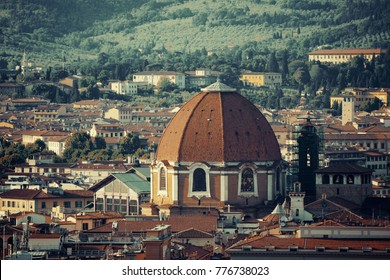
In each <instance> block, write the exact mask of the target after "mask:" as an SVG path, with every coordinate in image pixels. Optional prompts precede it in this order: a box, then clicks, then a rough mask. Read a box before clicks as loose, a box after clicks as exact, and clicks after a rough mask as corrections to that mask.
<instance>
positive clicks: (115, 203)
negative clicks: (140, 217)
mask: <svg viewBox="0 0 390 280" xmlns="http://www.w3.org/2000/svg"><path fill="white" fill-rule="evenodd" d="M104 203H106V204H104ZM127 209H129V213H130V214H137V211H138V201H137V200H129V203H127V200H126V199H112V198H107V199H106V201H105V202H104V199H103V198H101V197H98V198H96V211H116V212H121V213H126V212H127Z"/></svg>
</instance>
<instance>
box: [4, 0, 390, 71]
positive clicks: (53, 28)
mask: <svg viewBox="0 0 390 280" xmlns="http://www.w3.org/2000/svg"><path fill="white" fill-rule="evenodd" d="M387 4H388V3H387V1H386V0H348V1H341V0H340V1H338V0H310V1H307V0H276V1H275V0H227V1H217V0H203V1H198V0H179V1H174V0H99V1H95V0H50V1H47V0H3V1H1V2H0V50H1V51H2V52H3V56H4V57H7V59H8V60H9V61H13V63H17V61H19V60H20V57H21V55H22V52H23V50H24V49H27V50H28V52H29V55H30V57H31V58H32V59H34V60H35V61H36V62H38V63H39V62H41V63H45V64H48V63H49V64H51V65H56V64H60V63H61V61H62V59H63V54H65V56H66V58H67V59H68V61H69V60H70V61H80V60H84V59H90V58H96V57H97V55H98V54H99V53H107V54H109V55H110V56H111V57H115V58H116V59H118V60H120V59H123V58H126V57H127V56H130V54H131V53H132V51H133V50H139V51H141V52H148V51H150V50H160V49H166V50H168V51H170V52H173V51H179V52H184V53H188V52H194V51H196V50H201V49H205V50H220V49H225V48H234V47H235V46H243V45H245V44H248V43H251V42H257V47H260V48H263V49H264V50H282V49H286V48H287V49H289V50H290V51H292V52H295V53H296V54H297V56H300V55H304V54H305V53H306V52H307V51H309V50H312V49H314V48H317V47H324V46H325V47H337V48H360V47H362V48H372V47H388V45H389V41H390V31H389V26H390V8H389V6H390V5H387Z"/></svg>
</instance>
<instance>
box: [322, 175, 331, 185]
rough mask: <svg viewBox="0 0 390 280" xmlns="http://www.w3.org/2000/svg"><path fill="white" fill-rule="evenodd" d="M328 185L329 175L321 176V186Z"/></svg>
mask: <svg viewBox="0 0 390 280" xmlns="http://www.w3.org/2000/svg"><path fill="white" fill-rule="evenodd" d="M329 183H330V179H329V175H328V174H325V175H322V184H329Z"/></svg>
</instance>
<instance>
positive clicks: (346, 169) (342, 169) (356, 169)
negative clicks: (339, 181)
mask: <svg viewBox="0 0 390 280" xmlns="http://www.w3.org/2000/svg"><path fill="white" fill-rule="evenodd" d="M316 173H332V174H336V173H337V174H339V173H343V174H351V173H353V174H356V173H372V170H371V169H369V168H365V167H362V166H359V165H355V164H351V163H348V162H346V163H340V164H334V165H331V166H329V167H325V168H322V169H318V170H316Z"/></svg>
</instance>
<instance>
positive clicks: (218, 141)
mask: <svg viewBox="0 0 390 280" xmlns="http://www.w3.org/2000/svg"><path fill="white" fill-rule="evenodd" d="M156 157H157V158H156V159H157V160H158V161H164V160H167V161H173V162H248V161H252V162H255V161H266V160H280V159H281V155H280V148H279V144H278V142H277V140H276V137H275V134H274V132H273V130H272V128H271V126H270V125H269V123H268V121H267V120H266V119H265V117H264V116H263V114H262V113H261V112H260V111H259V110H258V109H257V108H256V106H254V105H253V104H252V103H251V102H250V101H248V100H247V99H246V98H244V97H243V96H242V95H240V94H238V93H237V92H236V90H235V89H233V88H230V87H228V86H226V85H224V84H222V83H220V82H217V83H215V84H212V85H211V86H209V87H207V88H205V89H202V92H200V93H199V94H197V95H196V96H194V97H193V98H192V99H191V100H189V101H188V102H187V103H186V104H185V105H183V107H182V108H181V109H180V110H179V111H178V112H177V114H176V115H175V117H174V118H173V119H172V120H171V122H170V123H169V125H168V126H167V128H166V129H165V131H164V134H163V136H162V138H161V141H160V143H159V145H158V150H157V155H156Z"/></svg>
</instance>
